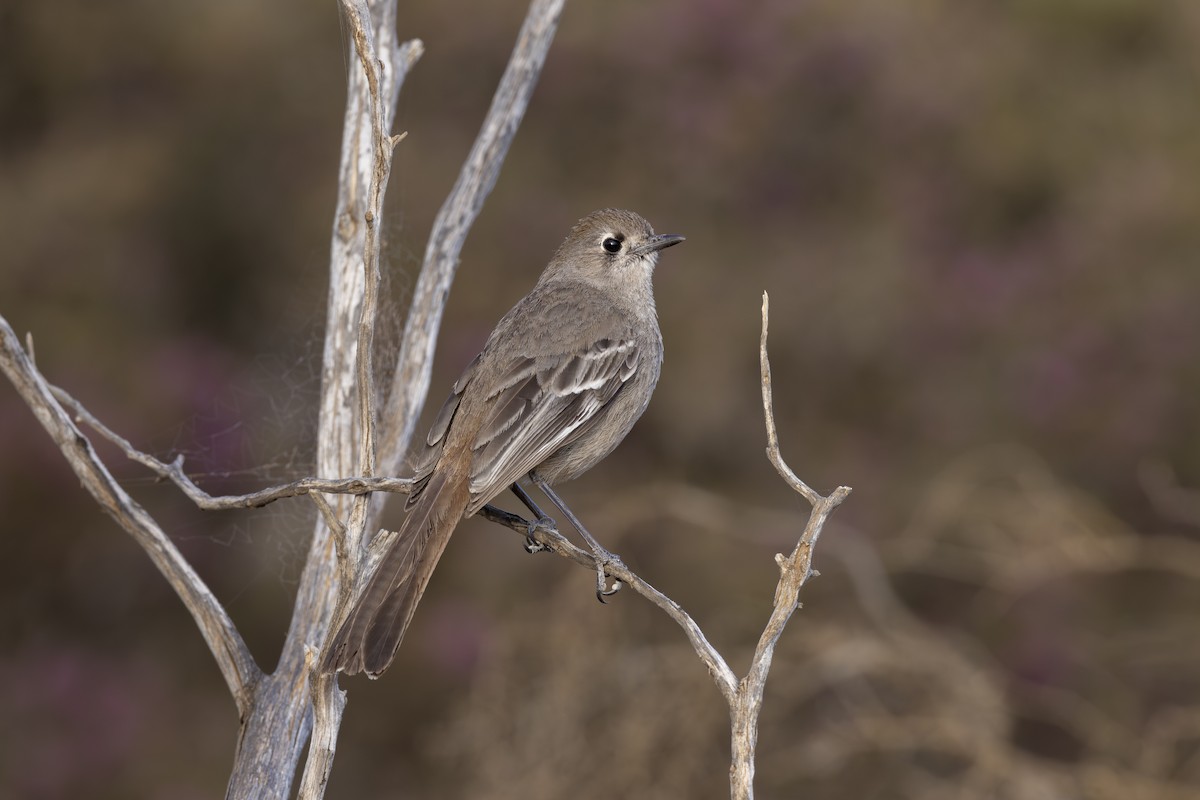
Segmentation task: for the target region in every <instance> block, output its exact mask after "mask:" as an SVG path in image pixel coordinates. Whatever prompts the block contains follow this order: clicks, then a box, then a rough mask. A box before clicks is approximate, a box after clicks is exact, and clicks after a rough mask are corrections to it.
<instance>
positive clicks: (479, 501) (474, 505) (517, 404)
mask: <svg viewBox="0 0 1200 800" xmlns="http://www.w3.org/2000/svg"><path fill="white" fill-rule="evenodd" d="M529 361H531V360H530V359H524V360H523V362H522V363H521V364H519V365H517V366H515V367H514V368H513V370H511V371H510V372H509V375H512V376H513V377H514V379H515V380H516V381H517V383H512V384H508V385H507V386H505V387H504V388H503V389H502V390H501V392H500V393H498V395H497V397H502V398H503V399H504V401H505V402H497V403H495V404H493V408H495V409H496V410H495V412H494V413H493V414H492V416H491V417H490V418H489V419H488V420H487V421H486V422H485V423H484V425H483V426H482V427H481V428H480V430H479V433H478V435H477V437H476V439H475V441H474V443H473V445H472V450H473V454H474V457H473V459H472V461H473V464H472V469H471V475H470V489H471V505H470V506H469V507H468V509H467V513H468V514H470V513H473V512H474V511H476V510H478V508H479V507H480V506H482V505H483V504H484V503H486V502H488V500H490V499H491V497H493V496H495V494H496V493H497V492H500V491H503V489H504V487H506V486H508V485H510V484H512V483H514V482H515V481H517V480H520V479H521V478H522V477H524V476H525V475H526V474H527V473H528V472H529V471H530V470H532V469H534V468H535V467H536V466H537V465H538V464H540V463H542V462H543V461H544V460H546V458H548V457H549V456H551V455H552V454H553V453H554V452H556V451H557V450H558V449H559V448H561V447H564V446H565V445H568V444H570V443H571V442H572V441H574V440H575V439H577V438H578V437H579V436H580V435H581V434H582V433H583V432H585V431H586V430H587V429H588V428H589V427H590V426H591V424H593V423H594V421H595V420H596V419H597V415H598V414H599V412H600V411H601V410H602V409H603V408H604V407H605V406H607V405H608V404H609V403H611V402H612V400H613V398H614V397H616V396H617V394H618V392H620V390H621V388H622V387H623V386H625V384H626V383H627V382H628V381H629V379H630V378H632V377H633V375H634V373H635V372H636V371H637V363H638V352H637V346H636V344H635V343H634V342H633V341H631V340H613V339H601V340H599V341H597V342H596V343H595V344H593V345H592V346H591V347H588V348H587V349H586V350H584V351H582V352H577V353H571V354H568V355H564V356H560V357H557V358H550V359H543V360H542V361H541V362H540V363H537V364H529V363H527V362H529Z"/></svg>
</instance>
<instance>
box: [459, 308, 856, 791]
mask: <svg viewBox="0 0 1200 800" xmlns="http://www.w3.org/2000/svg"><path fill="white" fill-rule="evenodd" d="M767 317H768V302H767V295H766V293H765V292H764V293H763V307H762V337H761V339H760V340H759V360H760V367H761V378H762V396H763V416H764V419H765V421H766V427H767V458H768V459H769V460H770V462H771V464H772V465H773V466H774V467H775V469H776V470H777V471H778V472H779V474H780V475H781V476H782V477H783V479H784V481H786V482H787V484H788V485H789V486H790V487H792V489H794V490H795V491H796V492H798V493H800V494H802V495H804V497H805V498H806V499H808V501H809V502H810V503H811V504H812V507H813V509H812V512H811V513H810V514H809V518H808V524H807V525H806V526H805V528H804V532H803V534H802V535H801V536H800V540H799V541H798V542H797V543H796V547H795V549H794V550H793V551H792V553H791V554H790V555H788V556H786V557H785V556H783V555H782V554H779V555H776V556H775V561H776V563H777V564H778V565H779V569H780V577H779V583H778V585H777V586H776V587H775V600H774V604H773V608H772V610H771V616H770V618H769V619H768V621H767V625H766V627H765V628H764V629H763V632H762V635H761V636H760V637H759V640H758V644H757V646H756V647H755V649H754V657H753V659H752V660H751V663H750V669H749V671H748V672H747V673H746V676H745V677H744V678H742V679H741V680H740V681H739V680H738V679H737V677H736V676H735V675H734V674H733V671H732V670H731V669H730V668H729V665H728V664H727V662H726V661H725V659H724V657H723V656H722V655H721V654H720V653H719V652H717V650H716V648H715V647H713V646H712V644H710V643H709V641H708V639H707V638H705V636H704V632H703V631H702V630H701V629H700V626H698V625H697V624H696V622H695V620H693V619H692V618H691V617H690V616H689V615H688V614H687V612H685V611H684V610H683V609H682V608H681V607H680V606H679V604H678V603H676V602H675V601H674V600H672V599H671V598H669V597H667V596H666V595H664V594H663V593H662V592H660V591H658V590H657V589H655V588H654V587H653V586H651V585H650V584H649V583H647V582H646V581H645V580H643V579H642V578H641V577H639V576H638V575H637V574H635V573H634V572H633V571H632V570H630V569H629V568H628V567H627V566H625V564H624V563H622V562H621V561H620V559H616V560H613V561H610V562H608V563H606V564H604V572H605V573H607V574H608V575H609V577H612V578H616V579H617V580H619V581H621V582H623V583H626V584H628V585H629V586H631V587H632V588H633V589H634V591H636V592H637V593H638V594H640V595H642V596H643V597H645V598H646V599H648V600H649V601H650V602H652V603H654V604H655V605H656V606H658V607H659V608H661V609H662V610H663V611H665V612H666V613H667V615H668V616H670V617H671V619H673V620H675V621H676V622H677V623H678V624H679V626H680V627H681V628H683V630H684V633H685V634H686V635H687V637H688V641H689V642H690V643H691V645H692V649H693V650H695V651H696V655H698V656H699V657H700V660H701V661H702V662H704V664H705V666H707V667H708V671H709V674H710V675H712V678H713V681H714V682H715V683H716V684H717V688H718V689H719V690H720V691H721V694H722V696H724V698H725V702H726V703H727V704H728V706H729V719H730V729H731V748H730V750H731V760H732V764H731V766H730V770H729V780H730V793H731V796H732V797H733V798H735V800H750V798H752V797H753V796H754V786H753V782H754V759H755V751H756V748H757V744H758V719H759V713H760V711H761V710H762V700H763V692H764V690H765V689H766V682H767V674H768V673H769V672H770V670H771V661H772V658H773V656H774V653H775V645H776V643H777V642H778V641H779V638H780V636H782V635H783V630H784V628H785V627H786V626H787V623H788V620H789V619H791V616H792V614H793V613H794V612H795V611H796V609H797V608H799V606H800V602H799V595H800V588H801V587H802V586H803V585H804V583H805V582H806V581H807V580H808V578H809V576H811V575H815V574H816V573H815V572H814V571H813V569H812V556H813V548H814V546H815V545H816V543H817V539H818V538H819V537H820V535H821V530H822V528H823V527H824V525H825V522H826V520H827V519H828V518H829V515H830V514H832V513H833V510H834V509H835V508H837V507H838V506H839V505H841V503H842V501H843V500H845V499H846V497H848V496H849V494H850V488H849V487H847V486H839V487H838V488H837V489H835V490H834V491H833V492H832V493H831V494H830V495H829V496H828V497H823V496H822V495H820V494H819V493H818V492H816V491H814V490H813V489H811V488H809V486H808V485H807V484H805V483H804V482H803V481H802V480H800V479H799V478H798V477H796V474H795V473H794V472H792V470H791V468H790V467H788V465H787V463H786V462H784V460H783V455H782V453H780V450H779V437H778V434H777V432H776V429H775V414H774V410H773V408H772V403H771V365H770V362H769V361H768V359H767ZM480 514H481V515H482V516H483V517H484V518H486V519H488V520H490V521H492V522H496V523H498V524H500V525H504V526H506V527H508V528H511V529H513V530H514V531H517V532H518V533H520V534H522V535H525V536H530V535H532V537H533V538H534V540H535V541H537V542H538V544H541V545H542V546H544V547H546V548H547V549H548V550H550V551H551V552H553V553H556V554H557V555H559V556H562V557H564V558H568V559H570V560H572V561H574V562H575V563H577V564H579V565H581V566H584V567H587V568H588V569H596V567H597V565H596V559H595V557H594V556H593V555H592V554H591V553H590V552H588V551H587V550H583V549H580V548H578V547H576V546H575V545H573V544H571V543H570V542H569V541H567V539H566V538H565V537H563V535H562V534H561V533H559V531H558V530H556V529H553V528H547V527H545V526H540V527H537V528H534V529H532V531H531V529H530V524H529V522H528V521H527V520H525V519H522V518H521V517H519V516H517V515H515V514H510V513H508V512H507V511H501V510H499V509H496V508H492V507H490V506H485V507H484V508H483V509H482V510H481V511H480Z"/></svg>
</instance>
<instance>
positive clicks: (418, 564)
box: [322, 470, 469, 677]
mask: <svg viewBox="0 0 1200 800" xmlns="http://www.w3.org/2000/svg"><path fill="white" fill-rule="evenodd" d="M446 472H447V471H446V470H437V471H435V472H434V474H433V475H432V476H431V477H430V479H429V483H428V484H426V485H425V487H424V488H423V489H422V491H421V496H420V497H419V498H418V499H417V502H416V503H415V504H414V506H413V508H412V509H411V510H410V511H409V512H408V516H406V517H405V518H404V523H403V525H402V526H401V528H400V531H399V533H398V534H397V535H396V538H395V540H394V541H393V542H392V544H391V545H390V547H389V548H388V551H387V553H385V554H384V556H383V558H382V560H380V562H379V567H378V568H377V569H376V570H375V573H374V574H373V575H372V576H371V578H370V581H369V582H368V584H367V588H366V589H364V590H363V593H362V595H361V596H360V597H359V599H358V601H357V603H355V606H354V608H353V609H352V610H351V611H350V616H349V617H347V618H346V621H345V622H343V623H342V626H341V628H339V629H338V632H337V635H336V636H334V638H333V640H332V641H331V642H330V644H329V647H328V648H327V649H326V651H325V660H324V661H323V662H322V669H323V670H324V671H325V672H330V673H332V672H336V671H338V670H341V671H342V672H345V673H346V674H348V675H354V674H356V673H359V672H366V673H368V674H369V675H371V676H372V677H375V676H378V675H380V674H381V673H382V672H383V671H384V670H385V669H387V668H388V666H389V665H390V664H391V663H392V659H393V658H395V657H396V651H397V650H398V649H399V648H400V641H401V640H402V639H403V638H404V632H405V631H406V630H408V625H409V623H410V622H412V618H413V613H414V612H415V611H416V610H417V604H418V603H419V602H420V601H421V595H423V594H424V593H425V587H426V586H427V585H428V584H429V577H430V576H431V575H432V574H433V568H434V567H435V566H437V562H438V559H439V558H441V556H442V551H443V550H445V549H446V543H447V542H449V541H450V534H452V533H454V528H455V526H456V525H457V524H458V521H459V520H460V519H462V516H463V511H464V510H465V509H466V507H467V501H468V497H469V493H468V491H467V486H466V481H464V480H461V479H459V478H458V477H457V476H454V475H449V476H448V475H446V474H445V473H446Z"/></svg>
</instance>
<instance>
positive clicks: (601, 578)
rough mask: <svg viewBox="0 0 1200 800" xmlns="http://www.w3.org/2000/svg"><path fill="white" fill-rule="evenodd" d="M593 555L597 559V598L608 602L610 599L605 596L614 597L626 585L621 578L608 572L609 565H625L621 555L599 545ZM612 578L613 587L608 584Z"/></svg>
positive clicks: (602, 601) (593, 550)
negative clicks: (614, 576)
mask: <svg viewBox="0 0 1200 800" xmlns="http://www.w3.org/2000/svg"><path fill="white" fill-rule="evenodd" d="M592 556H593V557H594V558H595V559H596V599H597V600H599V601H600V602H601V603H607V602H608V601H607V600H605V599H604V598H606V597H612V596H613V595H614V594H616V593H617V592H619V591H621V587H623V586H624V585H625V584H624V582H622V581H621V579H620V578H613V576H611V575H609V574H608V567H609V566H613V565H616V566H622V567H623V566H625V565H624V563H622V561H621V558H620V556H617V555H614V554H613V553H610V552H609V551H607V550H605V549H604V548H603V547H600V546H599V545H597V546H596V547H595V548H593V549H592ZM610 580H611V581H612V586H611V587H610V586H609V584H608V582H609V581H610Z"/></svg>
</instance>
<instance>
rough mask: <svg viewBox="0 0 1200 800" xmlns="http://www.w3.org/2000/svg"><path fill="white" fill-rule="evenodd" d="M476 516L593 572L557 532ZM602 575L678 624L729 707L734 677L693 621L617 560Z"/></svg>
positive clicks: (508, 518)
mask: <svg viewBox="0 0 1200 800" xmlns="http://www.w3.org/2000/svg"><path fill="white" fill-rule="evenodd" d="M479 514H480V516H482V517H483V518H484V519H486V520H489V521H491V522H495V523H497V524H499V525H503V526H505V527H507V528H511V529H512V530H514V531H516V532H517V533H519V534H521V535H522V536H530V535H532V537H533V539H534V541H536V542H537V543H538V544H540V545H541V546H542V547H545V548H546V549H547V550H549V551H551V552H552V553H554V554H556V555H559V556H562V557H563V558H567V559H570V560H571V561H574V562H575V563H576V564H579V565H580V566H583V567H587V568H588V569H590V570H595V569H596V568H597V564H596V557H595V556H594V555H592V553H590V552H589V551H587V550H584V549H582V548H579V547H576V546H575V545H574V544H572V543H571V542H570V541H569V540H568V539H567V538H566V537H565V536H563V535H562V534H561V533H560V532H559V531H558V529H557V528H554V527H549V526H539V527H537V528H535V529H533V531H532V532H531V531H530V527H529V521H528V520H526V519H523V518H522V517H519V516H517V515H516V514H510V513H509V512H507V511H503V510H501V509H497V508H493V507H489V506H485V507H484V508H482V509H481V510H480V511H479ZM604 571H605V572H606V573H608V576H609V577H610V578H615V579H617V580H619V581H621V582H622V583H625V584H627V585H628V586H629V587H630V588H632V589H633V590H634V591H635V592H637V593H638V594H640V595H641V596H642V597H645V598H646V599H647V600H649V601H650V602H651V603H654V605H656V606H658V607H659V608H661V609H662V610H663V611H665V612H666V613H667V615H668V616H669V617H670V618H671V619H673V620H675V622H676V623H678V625H679V627H681V628H683V632H684V634H686V635H687V638H688V641H689V642H691V644H692V649H694V650H695V651H696V655H698V656H699V657H700V660H701V661H702V662H704V666H706V667H708V672H709V674H710V675H712V677H713V681H714V682H715V683H716V684H717V688H718V689H720V691H721V694H722V695H724V697H725V700H726V702H729V703H732V702H733V701H734V696H735V695H736V693H737V676H735V675H734V674H733V670H732V669H730V668H729V664H727V663H726V662H725V658H724V657H723V656H722V655H721V654H720V653H719V652H717V648H715V647H713V646H712V644H711V643H710V642H709V641H708V639H707V638H706V637H705V635H704V631H702V630H701V629H700V626H699V625H697V624H696V621H695V620H694V619H692V618H691V616H690V615H689V614H688V613H687V612H686V611H684V610H683V608H682V607H681V606H680V605H679V604H678V603H676V602H675V601H674V600H672V599H671V598H669V597H667V596H666V595H665V594H663V593H662V592H660V591H659V590H658V589H655V588H654V587H653V586H651V585H650V583H649V582H647V581H645V580H643V579H642V578H641V576H639V575H638V574H637V573H635V572H634V571H633V570H631V569H630V568H629V567H627V566H625V564H624V562H622V561H621V560H620V559H619V558H618V559H614V560H612V561H609V562H607V563H606V564H605V565H604Z"/></svg>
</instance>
